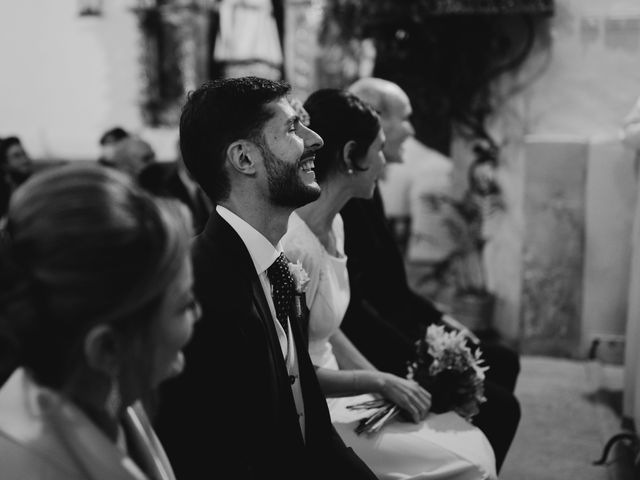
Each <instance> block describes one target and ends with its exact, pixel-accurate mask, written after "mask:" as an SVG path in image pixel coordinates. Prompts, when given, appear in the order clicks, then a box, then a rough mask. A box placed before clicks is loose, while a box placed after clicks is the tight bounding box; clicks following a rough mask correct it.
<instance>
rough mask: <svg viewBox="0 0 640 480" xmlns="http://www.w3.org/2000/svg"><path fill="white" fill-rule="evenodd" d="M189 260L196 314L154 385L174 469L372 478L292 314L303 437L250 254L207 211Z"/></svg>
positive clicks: (183, 475)
mask: <svg viewBox="0 0 640 480" xmlns="http://www.w3.org/2000/svg"><path fill="white" fill-rule="evenodd" d="M193 262H194V273H195V279H196V284H195V288H196V295H197V297H198V300H199V301H200V303H201V305H202V311H203V316H202V318H201V320H200V321H199V322H198V323H197V324H196V327H195V332H194V337H193V339H192V341H191V342H190V344H189V345H188V347H187V349H186V350H185V357H186V361H187V363H186V369H185V371H184V372H183V374H182V375H181V376H180V377H178V378H176V379H174V380H171V381H168V382H166V383H165V386H164V387H163V388H162V390H161V392H160V393H161V395H160V398H159V412H158V413H159V414H158V416H157V418H156V422H155V423H156V429H157V432H158V435H159V437H160V440H161V442H162V443H163V445H164V447H165V449H166V451H167V454H168V456H169V459H170V460H171V462H172V465H173V466H174V469H175V472H176V477H177V478H178V479H180V480H189V479H205V478H207V479H208V478H230V479H234V480H239V479H267V478H269V479H270V478H274V479H275V478H277V479H292V480H293V479H296V480H299V479H307V478H308V479H316V478H317V479H320V478H323V479H333V478H336V479H340V478H345V479H346V478H352V479H371V480H373V479H375V476H374V475H373V473H372V472H371V471H370V470H369V469H368V467H366V466H365V464H364V463H363V462H362V461H361V460H360V458H359V457H357V456H356V455H355V454H354V453H353V451H352V450H351V449H349V448H347V447H346V446H345V445H344V443H343V442H342V440H341V439H340V437H339V436H338V434H337V433H336V431H335V430H334V428H333V426H332V425H331V421H330V417H329V412H328V409H327V405H326V401H325V398H324V396H323V394H322V392H321V390H320V386H319V384H318V381H317V378H316V375H315V371H314V368H313V366H312V364H311V360H310V359H309V354H308V351H307V342H306V338H305V335H304V333H303V330H302V328H301V325H300V324H298V322H296V321H291V331H292V334H293V336H294V341H295V344H296V352H297V355H298V363H299V373H300V378H299V380H298V381H300V382H301V388H302V395H303V398H304V406H305V420H306V423H305V426H306V435H305V440H304V441H303V438H302V434H301V432H300V427H299V423H298V415H297V411H296V407H295V404H294V400H293V395H292V393H291V384H290V379H289V376H288V373H287V369H286V366H285V362H284V359H283V356H282V351H281V349H280V344H279V342H278V337H277V333H276V329H275V326H274V322H273V319H272V317H271V314H270V311H269V305H268V303H267V300H266V298H265V295H264V291H263V289H262V286H261V284H260V280H259V278H258V275H257V273H256V271H255V267H254V264H253V261H252V260H251V257H250V255H249V252H248V250H247V249H246V247H245V245H244V243H243V242H242V240H241V239H240V237H239V236H238V234H237V233H236V232H235V231H234V230H233V228H232V227H231V226H230V225H229V224H228V223H227V222H226V221H225V220H224V219H222V217H220V216H219V215H218V213H217V212H215V210H214V212H213V213H212V215H211V218H210V220H209V222H208V223H207V225H206V227H205V230H204V231H203V233H202V234H201V235H199V236H198V237H196V239H195V244H194V250H193ZM307 315H308V312H305V313H304V314H303V316H304V317H305V318H303V319H301V320H302V322H304V321H306V320H307V319H306V317H307ZM290 320H293V319H292V317H291V316H290ZM302 322H301V323H302Z"/></svg>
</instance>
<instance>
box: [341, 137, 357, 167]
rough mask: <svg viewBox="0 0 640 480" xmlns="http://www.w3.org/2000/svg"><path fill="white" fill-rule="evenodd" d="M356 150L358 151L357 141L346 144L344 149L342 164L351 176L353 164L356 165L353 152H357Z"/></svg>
mask: <svg viewBox="0 0 640 480" xmlns="http://www.w3.org/2000/svg"><path fill="white" fill-rule="evenodd" d="M355 149H356V142H355V140H349V141H348V142H347V143H345V144H344V147H342V163H344V166H345V169H346V170H347V173H349V174H352V173H353V164H354V161H353V160H354V159H353V152H354V151H355Z"/></svg>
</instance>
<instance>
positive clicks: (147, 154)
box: [102, 135, 156, 179]
mask: <svg viewBox="0 0 640 480" xmlns="http://www.w3.org/2000/svg"><path fill="white" fill-rule="evenodd" d="M155 162H156V154H155V152H154V150H153V148H151V145H150V144H149V143H148V142H147V141H145V140H144V139H142V138H141V137H139V136H137V135H130V136H128V137H125V138H123V139H122V140H120V141H118V142H117V143H116V144H115V145H114V146H113V155H112V156H111V158H110V159H109V160H105V161H103V162H102V164H103V165H106V166H109V167H113V168H116V169H117V170H120V171H122V172H125V173H127V174H128V175H130V176H131V178H134V179H137V178H138V175H139V174H140V172H141V171H142V170H143V169H144V168H145V167H147V166H148V165H150V164H152V163H155Z"/></svg>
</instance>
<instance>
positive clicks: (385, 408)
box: [351, 325, 489, 434]
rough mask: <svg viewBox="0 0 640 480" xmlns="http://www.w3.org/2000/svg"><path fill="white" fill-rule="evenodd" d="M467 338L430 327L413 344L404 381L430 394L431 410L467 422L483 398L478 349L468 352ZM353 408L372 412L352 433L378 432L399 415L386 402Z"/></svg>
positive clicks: (480, 360) (484, 370) (440, 327)
mask: <svg viewBox="0 0 640 480" xmlns="http://www.w3.org/2000/svg"><path fill="white" fill-rule="evenodd" d="M467 341H468V338H467V336H466V334H465V333H464V332H462V331H457V330H456V331H446V330H445V327H444V326H442V325H431V326H429V327H428V328H427V331H426V335H425V337H424V338H422V339H420V340H419V341H417V342H416V357H415V359H414V361H413V362H411V363H410V364H409V365H408V368H407V378H409V379H413V380H415V381H416V382H417V383H419V384H420V385H421V386H422V387H424V388H425V389H426V390H428V391H429V393H431V411H432V412H434V413H442V412H446V411H449V410H453V411H455V412H457V413H458V414H459V415H461V416H462V417H464V418H466V419H468V420H471V418H472V417H473V416H474V415H476V414H477V413H478V407H479V405H480V404H481V403H482V402H484V401H485V400H486V399H485V397H484V378H485V375H484V373H485V372H486V371H487V370H488V368H489V367H486V366H484V361H483V359H482V353H481V351H480V350H479V349H476V350H475V351H474V352H472V351H471V348H469V345H468V343H467ZM351 408H354V409H363V408H367V409H369V408H370V409H372V410H374V412H373V413H372V414H371V415H370V416H368V417H365V418H363V419H362V420H361V421H360V424H359V425H358V426H357V427H356V433H358V434H361V433H367V434H372V433H375V432H377V431H379V430H380V429H381V428H382V427H383V426H384V425H385V424H386V423H388V422H389V420H391V419H392V418H394V417H395V416H396V415H397V414H398V413H399V408H398V407H397V406H396V405H394V404H393V403H391V402H389V401H388V400H376V401H373V402H365V403H363V404H358V405H352V406H351Z"/></svg>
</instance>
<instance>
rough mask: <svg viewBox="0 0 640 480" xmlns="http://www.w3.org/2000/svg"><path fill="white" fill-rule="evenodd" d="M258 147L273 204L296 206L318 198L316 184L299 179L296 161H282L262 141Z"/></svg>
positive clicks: (318, 191) (318, 189) (318, 192)
mask: <svg viewBox="0 0 640 480" xmlns="http://www.w3.org/2000/svg"><path fill="white" fill-rule="evenodd" d="M258 147H259V148H260V151H261V153H262V156H263V158H264V165H265V169H266V171H267V181H268V182H269V195H270V197H271V202H272V203H273V205H275V206H279V207H288V208H298V207H301V206H303V205H306V204H307V203H311V202H313V201H315V200H317V199H318V197H319V196H320V188H319V187H318V186H317V185H306V184H305V183H304V182H303V181H302V180H301V179H300V176H299V174H298V164H297V163H296V164H290V163H286V162H283V161H282V160H280V159H279V158H278V157H276V156H275V155H274V154H273V152H272V151H271V149H270V148H269V147H268V146H267V145H265V144H264V143H262V142H260V144H259V145H258ZM303 156H304V154H303Z"/></svg>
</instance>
